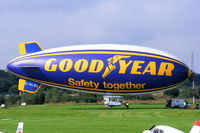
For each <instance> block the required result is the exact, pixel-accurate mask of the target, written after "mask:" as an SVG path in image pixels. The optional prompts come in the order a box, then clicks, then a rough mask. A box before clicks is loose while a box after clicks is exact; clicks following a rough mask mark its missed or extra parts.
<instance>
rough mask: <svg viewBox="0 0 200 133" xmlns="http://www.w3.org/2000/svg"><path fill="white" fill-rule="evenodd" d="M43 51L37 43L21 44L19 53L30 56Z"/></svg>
mask: <svg viewBox="0 0 200 133" xmlns="http://www.w3.org/2000/svg"><path fill="white" fill-rule="evenodd" d="M38 51H42V48H41V46H40V44H39V43H38V42H36V41H31V42H25V43H20V44H19V53H20V54H21V55H23V54H30V53H34V52H38Z"/></svg>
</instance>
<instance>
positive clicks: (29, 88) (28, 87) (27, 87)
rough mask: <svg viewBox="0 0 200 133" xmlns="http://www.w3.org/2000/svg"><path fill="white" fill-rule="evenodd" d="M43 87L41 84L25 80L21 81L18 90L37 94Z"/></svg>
mask: <svg viewBox="0 0 200 133" xmlns="http://www.w3.org/2000/svg"><path fill="white" fill-rule="evenodd" d="M41 86H42V85H41V84H40V83H37V82H34V81H29V80H25V79H19V84H18V90H19V91H25V92H29V93H36V92H37V91H38V90H39V89H40V87H41Z"/></svg>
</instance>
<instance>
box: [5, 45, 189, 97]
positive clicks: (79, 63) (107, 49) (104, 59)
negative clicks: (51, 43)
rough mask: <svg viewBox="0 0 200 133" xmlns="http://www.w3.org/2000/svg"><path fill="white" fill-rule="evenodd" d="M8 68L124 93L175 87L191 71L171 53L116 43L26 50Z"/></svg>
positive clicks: (54, 82)
mask: <svg viewBox="0 0 200 133" xmlns="http://www.w3.org/2000/svg"><path fill="white" fill-rule="evenodd" d="M32 49H33V48H32ZM27 51H28V50H27ZM33 51H34V50H33ZM29 53H30V52H29ZM8 70H9V71H10V72H12V73H13V74H15V75H17V76H19V77H20V78H23V79H26V80H30V81H34V82H36V83H41V84H46V85H51V86H56V87H60V88H64V89H71V90H76V91H86V92H93V93H103V94H105V93H111V94H122V95H125V94H139V93H146V92H154V91H163V90H165V89H169V88H173V87H176V86H178V85H180V84H182V83H183V82H184V81H185V80H186V79H187V78H188V77H189V76H190V74H191V71H190V70H189V68H188V67H187V66H186V65H185V64H184V63H182V62H181V61H180V60H179V59H177V58H176V57H174V56H172V55H170V54H168V53H165V52H162V51H159V50H155V49H151V48H146V47H140V46H134V45H131V46H130V45H116V44H112V45H111V44H104V45H100V44H94V45H81V46H71V47H70V46H68V47H62V48H55V49H50V50H43V51H39V52H34V53H32V54H25V55H23V56H21V57H18V58H16V59H14V60H12V61H11V62H9V64H8Z"/></svg>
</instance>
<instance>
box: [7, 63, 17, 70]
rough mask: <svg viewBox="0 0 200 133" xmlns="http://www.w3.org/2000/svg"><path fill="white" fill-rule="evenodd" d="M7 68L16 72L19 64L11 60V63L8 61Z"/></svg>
mask: <svg viewBox="0 0 200 133" xmlns="http://www.w3.org/2000/svg"><path fill="white" fill-rule="evenodd" d="M7 69H8V71H10V72H16V71H17V69H18V65H17V63H16V62H10V63H8V65H7Z"/></svg>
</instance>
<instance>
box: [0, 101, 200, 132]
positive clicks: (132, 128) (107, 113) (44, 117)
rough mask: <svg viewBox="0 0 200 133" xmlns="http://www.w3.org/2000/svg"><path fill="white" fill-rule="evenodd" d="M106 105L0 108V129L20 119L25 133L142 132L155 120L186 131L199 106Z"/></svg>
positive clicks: (11, 129)
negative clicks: (112, 106) (168, 107)
mask: <svg viewBox="0 0 200 133" xmlns="http://www.w3.org/2000/svg"><path fill="white" fill-rule="evenodd" d="M130 107H131V108H130V109H125V108H124V107H117V108H112V109H111V108H106V107H104V106H103V105H39V106H26V107H11V108H8V109H0V118H9V119H10V120H4V121H1V120H0V130H4V129H5V130H6V133H14V132H15V130H16V127H17V123H18V121H19V120H22V121H23V122H24V133H142V131H143V130H145V129H148V128H150V127H151V126H152V125H154V124H166V125H169V126H173V127H175V128H178V129H180V130H182V131H184V132H186V133H187V132H189V130H190V128H191V127H192V125H193V123H194V121H195V120H197V119H199V120H200V110H184V109H163V107H164V105H159V104H157V105H150V104H138V105H131V106H130Z"/></svg>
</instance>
